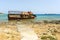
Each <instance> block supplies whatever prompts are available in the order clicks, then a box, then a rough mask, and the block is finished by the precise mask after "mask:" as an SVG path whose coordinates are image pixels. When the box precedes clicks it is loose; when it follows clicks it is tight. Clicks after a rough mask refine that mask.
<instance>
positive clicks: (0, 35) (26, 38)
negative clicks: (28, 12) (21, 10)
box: [0, 20, 60, 40]
mask: <svg viewBox="0 0 60 40" xmlns="http://www.w3.org/2000/svg"><path fill="white" fill-rule="evenodd" d="M0 40H60V24H59V23H58V24H56V23H47V22H43V21H42V22H33V21H29V20H20V21H17V20H11V21H8V22H2V23H0Z"/></svg>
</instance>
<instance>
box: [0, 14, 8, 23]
mask: <svg viewBox="0 0 60 40" xmlns="http://www.w3.org/2000/svg"><path fill="white" fill-rule="evenodd" d="M7 21H8V14H0V22H7Z"/></svg>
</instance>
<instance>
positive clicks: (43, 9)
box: [0, 0, 60, 14]
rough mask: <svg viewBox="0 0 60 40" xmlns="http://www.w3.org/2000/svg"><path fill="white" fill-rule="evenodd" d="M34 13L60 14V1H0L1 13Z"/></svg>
mask: <svg viewBox="0 0 60 40" xmlns="http://www.w3.org/2000/svg"><path fill="white" fill-rule="evenodd" d="M10 10H11V11H32V12H33V13H36V14H37V13H38V14H41V13H42V14H44V13H58V14H59V13H60V0H0V12H3V13H7V12H8V11H10Z"/></svg>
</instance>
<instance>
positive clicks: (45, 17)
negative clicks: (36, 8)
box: [0, 14, 60, 21]
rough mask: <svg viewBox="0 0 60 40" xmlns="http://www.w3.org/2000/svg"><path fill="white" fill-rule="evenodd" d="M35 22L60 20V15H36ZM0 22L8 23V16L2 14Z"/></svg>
mask: <svg viewBox="0 0 60 40" xmlns="http://www.w3.org/2000/svg"><path fill="white" fill-rule="evenodd" d="M36 16H37V17H36V18H35V19H34V21H42V20H60V14H36ZM0 21H8V14H0Z"/></svg>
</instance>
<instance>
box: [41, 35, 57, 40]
mask: <svg viewBox="0 0 60 40" xmlns="http://www.w3.org/2000/svg"><path fill="white" fill-rule="evenodd" d="M41 39H42V40H57V39H56V38H54V37H52V36H42V37H41Z"/></svg>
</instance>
